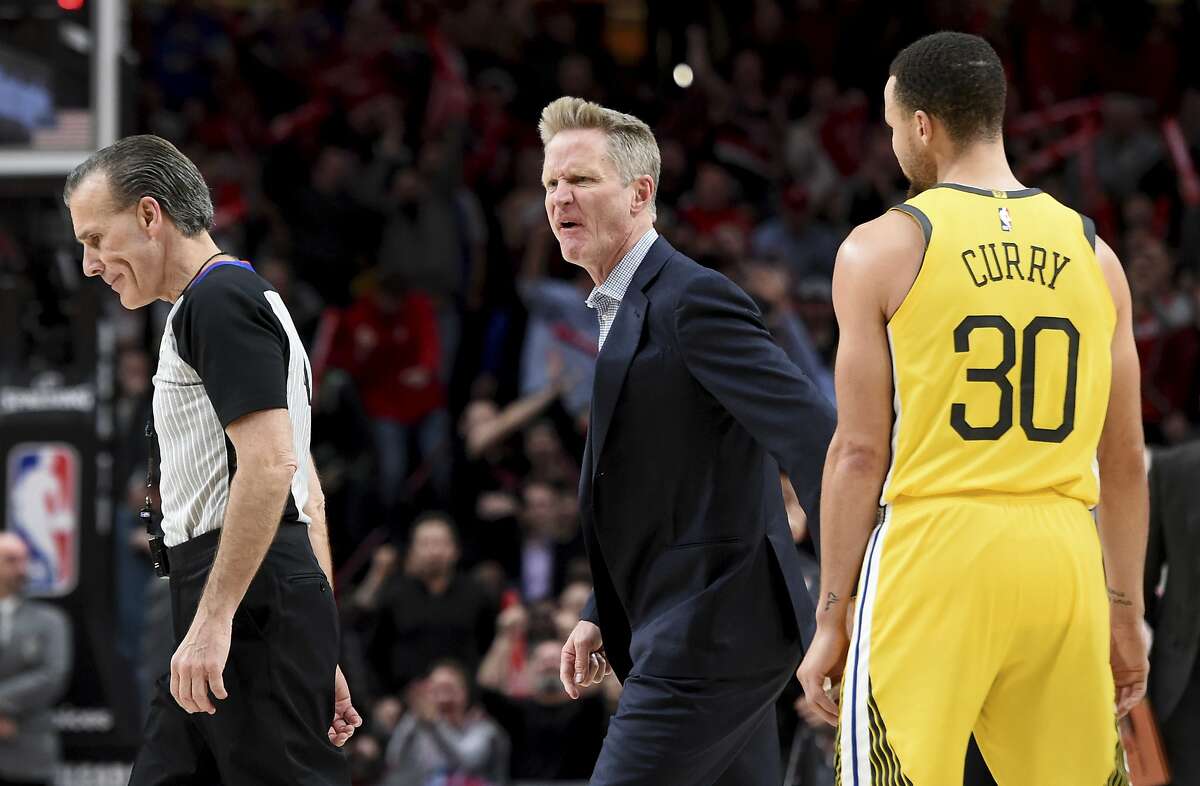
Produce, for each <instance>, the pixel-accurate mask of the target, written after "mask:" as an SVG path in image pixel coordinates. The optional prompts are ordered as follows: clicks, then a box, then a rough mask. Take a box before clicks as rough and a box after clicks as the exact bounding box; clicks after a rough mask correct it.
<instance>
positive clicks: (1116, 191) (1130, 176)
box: [1095, 94, 1164, 201]
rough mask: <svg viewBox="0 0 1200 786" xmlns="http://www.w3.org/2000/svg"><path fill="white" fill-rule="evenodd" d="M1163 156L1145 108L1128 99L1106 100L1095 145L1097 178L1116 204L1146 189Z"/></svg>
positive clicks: (1117, 96) (1159, 142)
mask: <svg viewBox="0 0 1200 786" xmlns="http://www.w3.org/2000/svg"><path fill="white" fill-rule="evenodd" d="M1163 155H1164V149H1163V143H1162V138H1161V136H1160V135H1159V134H1158V133H1156V131H1155V129H1154V128H1153V127H1151V126H1150V125H1149V124H1148V123H1147V122H1146V116H1145V107H1144V106H1143V105H1142V103H1141V101H1139V99H1138V98H1136V97H1134V96H1131V95H1119V94H1114V95H1111V96H1109V97H1108V98H1107V99H1105V102H1104V120H1103V123H1102V124H1101V126H1100V134H1099V136H1098V137H1097V138H1096V142H1095V167H1096V177H1098V178H1099V180H1100V186H1101V187H1102V188H1103V189H1104V191H1105V193H1106V194H1107V195H1108V196H1109V197H1111V198H1113V199H1116V200H1118V201H1119V200H1121V199H1123V198H1125V197H1126V196H1128V195H1129V194H1131V193H1133V192H1134V191H1137V190H1139V189H1142V188H1143V187H1144V186H1145V180H1144V179H1145V178H1146V176H1147V175H1148V174H1150V172H1151V170H1152V169H1154V167H1155V166H1156V165H1157V164H1158V163H1159V162H1160V161H1161V160H1162V158H1163Z"/></svg>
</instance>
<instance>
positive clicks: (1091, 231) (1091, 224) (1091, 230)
mask: <svg viewBox="0 0 1200 786" xmlns="http://www.w3.org/2000/svg"><path fill="white" fill-rule="evenodd" d="M1079 217H1080V218H1081V219H1082V220H1083V236H1084V237H1086V238H1087V242H1088V245H1089V246H1091V247H1092V251H1095V250H1096V222H1095V221H1093V220H1092V219H1090V218H1088V217H1087V216H1085V215H1084V214H1083V213H1080V214H1079Z"/></svg>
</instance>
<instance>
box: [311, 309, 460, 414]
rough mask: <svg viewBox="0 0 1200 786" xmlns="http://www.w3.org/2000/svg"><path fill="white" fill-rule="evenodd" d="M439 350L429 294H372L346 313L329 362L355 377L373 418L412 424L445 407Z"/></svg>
mask: <svg viewBox="0 0 1200 786" xmlns="http://www.w3.org/2000/svg"><path fill="white" fill-rule="evenodd" d="M440 351H441V350H440V346H439V342H438V332H437V319H436V317H435V315H434V310H433V303H432V302H431V301H430V299H429V296H428V295H426V294H425V293H423V292H407V293H404V294H403V295H381V294H379V293H374V292H370V293H367V294H365V295H362V296H360V297H359V298H358V299H357V300H356V301H354V303H353V304H352V305H351V306H350V307H349V308H348V309H346V311H345V312H344V313H343V314H342V318H341V320H339V322H338V327H337V332H336V333H335V334H334V339H333V349H332V353H331V355H330V359H329V363H330V365H332V366H336V367H338V368H341V369H345V370H346V372H348V373H349V374H350V376H351V377H353V378H354V381H355V382H356V383H357V385H358V393H359V396H360V397H361V398H362V402H363V406H364V407H365V408H366V410H367V414H368V415H370V416H371V417H372V418H375V419H381V420H393V421H396V422H398V423H405V424H411V423H417V422H419V421H420V420H421V419H422V418H424V417H425V416H426V415H428V414H429V413H430V412H433V411H435V410H437V409H439V408H441V407H443V406H444V405H445V403H446V393H445V391H444V390H443V389H442V384H441V382H440V381H439V380H438V362H439V358H440V354H439V353H440Z"/></svg>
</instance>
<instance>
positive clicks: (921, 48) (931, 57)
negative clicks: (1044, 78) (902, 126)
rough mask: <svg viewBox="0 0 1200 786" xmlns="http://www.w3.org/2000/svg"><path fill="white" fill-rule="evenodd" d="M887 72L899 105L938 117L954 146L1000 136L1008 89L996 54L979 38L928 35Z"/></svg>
mask: <svg viewBox="0 0 1200 786" xmlns="http://www.w3.org/2000/svg"><path fill="white" fill-rule="evenodd" d="M888 73H889V74H890V75H891V76H894V77H896V87H895V97H896V100H897V101H898V102H899V103H900V105H901V106H903V107H905V108H906V109H909V110H911V111H914V112H915V111H917V110H918V109H919V110H923V111H924V112H926V113H927V114H929V115H932V116H934V117H936V118H937V119H938V120H940V121H941V122H942V124H943V125H945V127H946V131H947V132H948V133H949V134H950V138H951V139H953V140H954V141H955V142H956V143H958V144H960V145H962V144H968V143H971V142H976V141H980V140H993V139H996V138H998V137H999V136H1000V130H1001V125H1002V123H1003V122H1004V102H1005V95H1006V93H1007V87H1008V85H1007V81H1006V80H1005V77H1004V66H1003V65H1002V64H1001V63H1000V57H999V56H998V55H997V54H996V50H995V49H992V46H991V44H989V43H988V42H987V41H985V40H983V39H982V38H980V37H979V36H976V35H969V34H967V33H951V32H942V33H934V34H933V35H927V36H925V37H924V38H922V39H920V40H918V41H915V42H914V43H912V44H909V45H908V46H907V47H905V48H904V49H903V50H902V51H901V52H900V54H898V55H896V59H895V60H893V61H892V66H891V68H890V69H889V70H888Z"/></svg>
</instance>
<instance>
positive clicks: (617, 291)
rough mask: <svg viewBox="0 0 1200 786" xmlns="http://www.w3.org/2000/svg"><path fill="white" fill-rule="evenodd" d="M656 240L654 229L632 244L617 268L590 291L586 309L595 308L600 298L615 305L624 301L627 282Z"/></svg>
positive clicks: (650, 229)
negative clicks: (607, 299) (604, 298)
mask: <svg viewBox="0 0 1200 786" xmlns="http://www.w3.org/2000/svg"><path fill="white" fill-rule="evenodd" d="M657 239H658V232H657V231H656V230H655V229H654V227H650V228H649V229H647V230H646V234H644V235H642V237H641V239H639V240H638V242H636V243H634V244H633V248H631V249H629V251H628V252H626V254H625V256H624V257H622V258H621V261H620V262H619V263H617V266H616V267H615V268H613V269H612V272H610V273H609V274H608V277H607V278H605V279H604V283H602V284H600V285H599V286H597V287H594V288H593V289H592V292H591V294H589V295H588V296H587V300H586V301H584V302H585V303H586V304H587V306H588V308H596V306H597V301H598V300H599V298H600V297H601V296H604V297H607V298H609V299H610V300H612V301H613V302H615V303H620V302H621V301H622V300H624V299H625V292H626V291H628V289H629V282H631V281H633V274H634V273H636V272H637V269H638V265H640V264H642V260H643V259H645V258H646V254H647V253H648V252H649V251H650V246H652V245H654V241H655V240H657Z"/></svg>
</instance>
